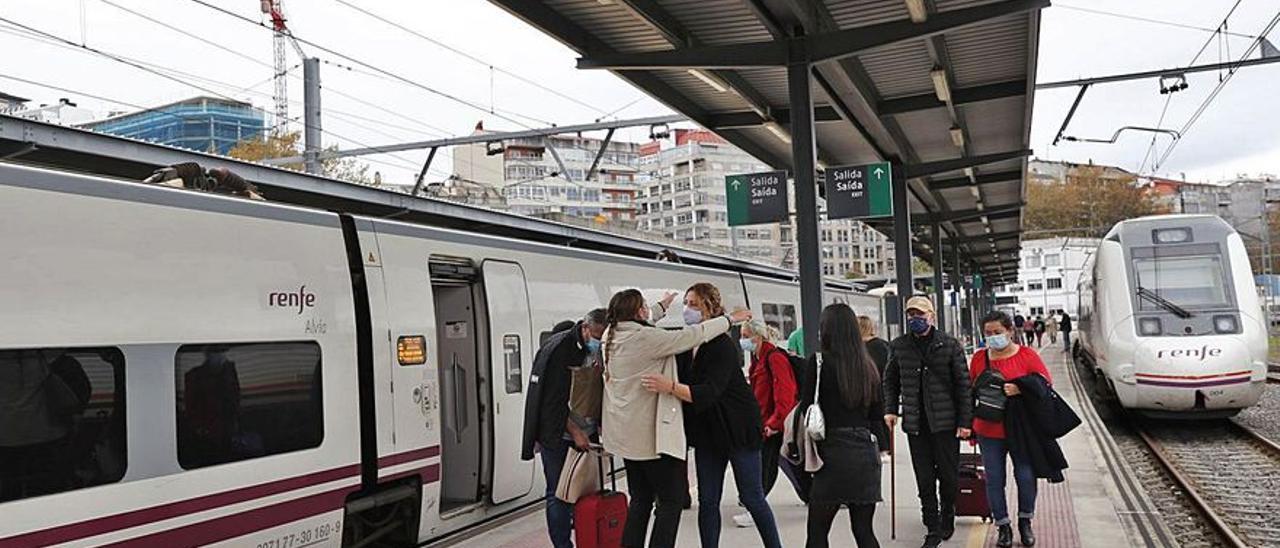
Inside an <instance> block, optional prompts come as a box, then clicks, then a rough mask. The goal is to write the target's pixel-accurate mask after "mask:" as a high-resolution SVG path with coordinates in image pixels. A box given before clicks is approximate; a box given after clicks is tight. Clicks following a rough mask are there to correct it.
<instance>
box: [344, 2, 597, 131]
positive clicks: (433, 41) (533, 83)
mask: <svg viewBox="0 0 1280 548" xmlns="http://www.w3.org/2000/svg"><path fill="white" fill-rule="evenodd" d="M334 2H337V3H339V4H342V5H343V6H346V7H348V8H350V9H353V10H355V11H358V12H360V13H363V14H365V15H367V16H369V17H372V18H373V19H376V20H378V21H381V22H383V23H385V24H387V25H390V26H392V27H395V28H397V29H400V30H402V31H404V32H406V33H409V34H411V35H413V36H416V37H418V38H421V39H423V40H425V41H427V42H430V43H431V44H434V45H436V46H438V47H440V48H443V49H445V50H447V51H450V52H452V53H455V54H457V55H459V56H461V57H463V58H465V59H468V60H470V61H473V62H475V63H478V64H480V65H483V66H486V67H488V68H489V69H490V70H491V71H493V72H499V73H501V74H505V75H507V76H510V77H512V78H514V79H516V80H519V81H521V82H524V83H526V84H529V85H531V86H533V87H535V88H538V89H540V90H543V91H545V92H547V93H550V94H552V95H555V96H556V97H559V98H561V99H565V100H567V101H570V102H572V103H574V104H577V105H579V106H582V107H586V108H589V109H591V110H594V111H596V112H597V113H600V114H603V115H605V116H608V113H607V112H606V111H605V110H604V109H602V108H599V107H597V106H595V105H592V104H590V103H587V102H585V101H582V100H580V99H578V98H576V97H573V96H571V95H568V94H566V93H563V92H561V91H559V90H556V89H554V88H551V87H549V86H546V85H544V84H542V83H540V82H538V81H536V80H533V79H531V78H527V77H525V76H522V75H520V74H517V73H516V72H514V71H511V70H509V69H505V68H502V67H499V66H497V65H494V64H493V63H490V62H489V61H486V60H484V59H481V58H479V57H476V56H475V55H472V54H471V53H468V52H466V51H462V50H460V49H458V48H456V47H453V46H451V45H449V44H446V43H444V42H442V41H440V40H438V39H435V38H432V37H430V36H427V35H426V34H423V33H421V32H419V31H416V30H414V29H411V28H409V27H406V26H404V25H402V24H400V23H397V22H395V21H392V20H390V19H387V18H386V17H383V16H381V15H378V14H377V13H374V12H371V11H369V10H367V9H365V8H362V7H360V6H357V5H355V4H353V3H351V2H348V1H347V0H334Z"/></svg>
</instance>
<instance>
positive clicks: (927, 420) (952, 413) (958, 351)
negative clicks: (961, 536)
mask: <svg viewBox="0 0 1280 548" xmlns="http://www.w3.org/2000/svg"><path fill="white" fill-rule="evenodd" d="M905 308H906V315H907V333H905V334H903V335H902V336H900V337H898V338H896V339H894V340H893V342H892V343H890V348H891V350H892V354H891V355H890V357H889V366H888V367H887V368H885V376H884V395H885V409H886V414H885V417H884V419H885V422H886V423H887V424H888V426H889V429H890V430H892V429H893V427H894V426H896V425H897V424H898V418H899V416H900V415H901V417H902V429H903V430H904V431H906V433H907V442H908V445H909V447H910V450H911V467H912V469H913V470H914V472H915V476H916V487H917V489H918V491H919V496H920V511H921V514H922V518H923V520H924V525H925V527H926V528H927V529H928V533H927V535H926V536H925V541H924V545H923V546H924V547H925V548H932V547H936V546H939V545H940V544H942V541H943V540H947V539H950V538H951V536H952V535H953V534H954V533H955V503H956V495H957V483H958V480H959V475H960V440H961V439H966V438H968V437H969V434H970V431H969V428H970V424H971V423H972V417H973V405H972V402H971V401H970V394H969V368H968V366H967V365H966V362H965V358H964V347H962V346H961V345H960V342H959V341H957V340H956V339H955V337H952V336H951V335H948V334H947V333H944V332H942V331H941V330H939V329H938V328H937V327H935V326H934V325H933V321H934V319H933V318H934V315H933V301H931V300H929V298H928V297H925V296H915V297H912V298H910V299H908V300H907V304H906V307H905Z"/></svg>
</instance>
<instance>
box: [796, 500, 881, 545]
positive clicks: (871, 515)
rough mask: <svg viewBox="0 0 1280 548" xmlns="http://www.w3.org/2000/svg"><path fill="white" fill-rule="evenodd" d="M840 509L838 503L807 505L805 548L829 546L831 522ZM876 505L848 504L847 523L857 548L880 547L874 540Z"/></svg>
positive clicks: (878, 542)
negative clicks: (828, 537) (851, 529)
mask: <svg viewBox="0 0 1280 548" xmlns="http://www.w3.org/2000/svg"><path fill="white" fill-rule="evenodd" d="M839 511H840V505H838V504H814V505H812V506H809V522H808V524H807V529H808V537H809V538H808V539H807V540H806V541H805V547H806V548H826V547H827V546H829V544H828V542H829V541H828V539H827V536H828V535H829V534H830V533H831V523H832V522H834V521H835V519H836V513H838V512H839ZM875 516H876V505H874V504H854V505H851V506H849V525H850V526H852V527H853V540H854V542H856V543H857V545H858V548H880V541H878V540H876V531H875V528H874V527H873V525H874V524H875Z"/></svg>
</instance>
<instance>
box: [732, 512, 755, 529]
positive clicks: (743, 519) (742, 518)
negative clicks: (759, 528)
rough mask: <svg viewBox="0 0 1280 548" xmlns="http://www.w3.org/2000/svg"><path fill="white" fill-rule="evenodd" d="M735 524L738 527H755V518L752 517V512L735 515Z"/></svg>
mask: <svg viewBox="0 0 1280 548" xmlns="http://www.w3.org/2000/svg"><path fill="white" fill-rule="evenodd" d="M733 524H734V525H737V526H738V527H755V526H756V522H755V520H753V519H751V514H738V515H736V516H733Z"/></svg>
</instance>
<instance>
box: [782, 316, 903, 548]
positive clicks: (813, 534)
mask: <svg viewBox="0 0 1280 548" xmlns="http://www.w3.org/2000/svg"><path fill="white" fill-rule="evenodd" d="M819 325H820V326H821V330H820V331H819V334H818V342H819V348H820V350H819V352H820V355H815V356H814V357H813V358H810V359H809V367H808V368H807V369H808V371H806V373H805V377H806V378H805V380H804V383H803V384H802V387H803V388H801V390H800V404H799V406H798V407H797V409H800V410H806V409H808V407H809V406H810V405H815V404H814V401H815V400H814V398H815V391H816V397H817V402H818V403H817V404H816V405H818V406H819V407H820V408H821V409H822V413H823V416H824V418H825V422H826V435H825V437H824V439H823V440H822V441H819V442H818V443H817V447H818V455H819V456H820V457H822V462H823V464H822V468H820V469H819V470H818V471H817V472H816V473H815V474H814V477H813V491H812V492H811V493H810V494H809V523H808V530H809V531H808V533H809V534H808V537H809V538H808V541H807V543H806V546H809V547H811V548H812V547H825V546H827V535H828V534H829V533H830V532H831V523H832V522H833V521H835V517H836V513H837V512H839V510H840V507H841V506H847V507H848V508H849V521H850V523H851V524H852V526H853V538H854V540H855V541H857V543H858V548H878V547H879V546H880V543H879V541H877V540H876V534H875V530H874V528H873V527H872V524H873V521H874V518H875V512H876V503H878V502H880V500H881V499H880V456H879V452H878V446H877V441H878V440H877V436H876V434H875V432H877V431H878V425H879V423H880V422H881V421H882V420H883V417H884V397H883V396H882V395H881V393H880V373H879V371H878V370H877V368H876V365H875V362H874V361H872V359H871V356H870V355H869V354H868V353H867V347H866V344H865V343H864V342H863V341H862V333H861V331H860V329H859V328H858V320H857V316H855V315H854V313H853V309H851V308H849V305H846V304H833V305H830V306H827V307H826V308H825V309H823V310H822V317H821V320H820V321H819ZM819 370H821V371H819Z"/></svg>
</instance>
